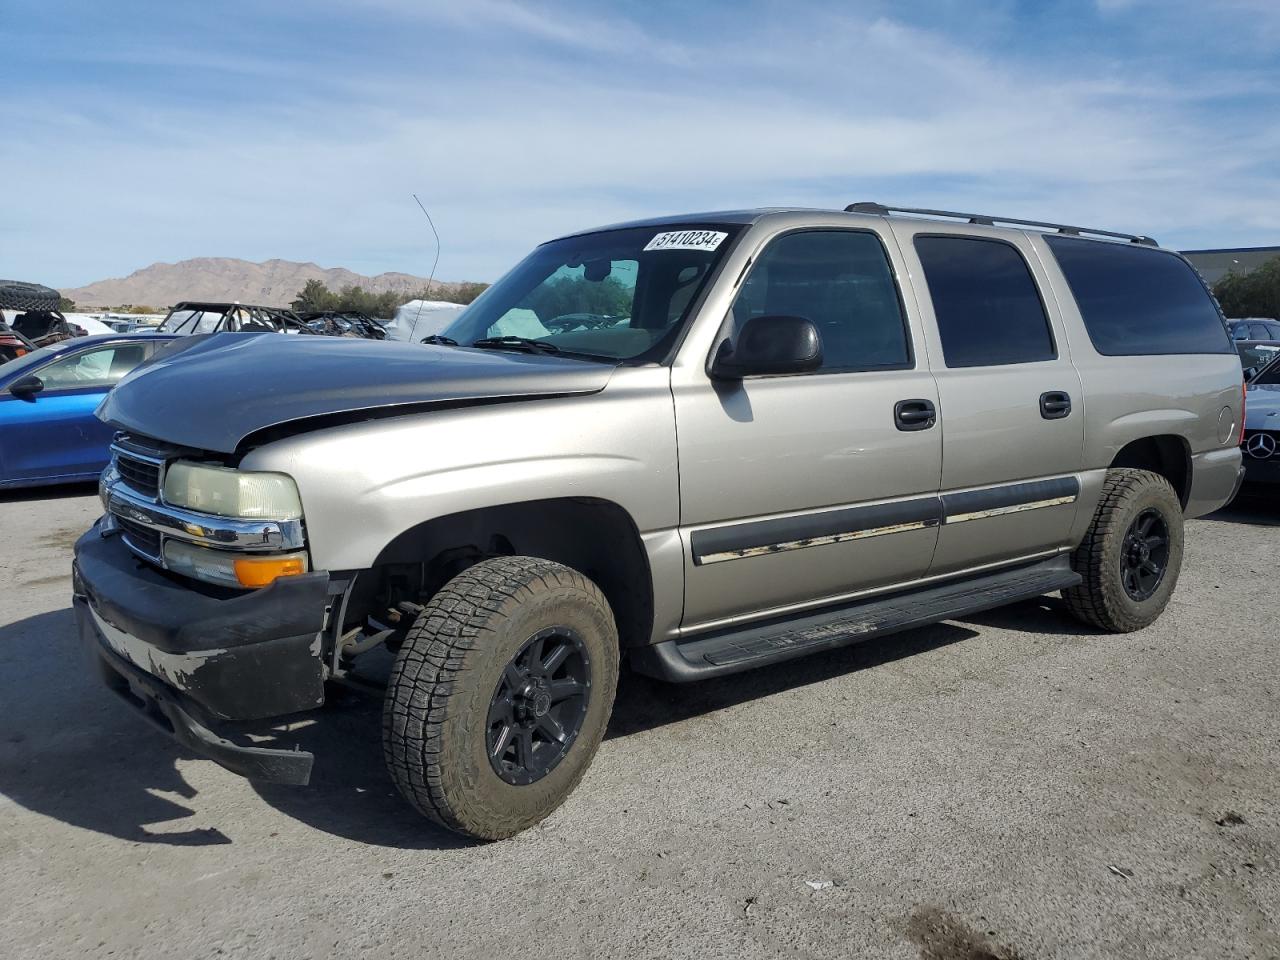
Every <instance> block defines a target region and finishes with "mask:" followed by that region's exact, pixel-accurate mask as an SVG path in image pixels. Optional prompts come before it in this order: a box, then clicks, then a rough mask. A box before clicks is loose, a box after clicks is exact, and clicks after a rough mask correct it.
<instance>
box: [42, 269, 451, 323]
mask: <svg viewBox="0 0 1280 960" xmlns="http://www.w3.org/2000/svg"><path fill="white" fill-rule="evenodd" d="M308 280H319V281H320V282H321V283H323V284H324V285H325V286H326V287H328V288H329V289H330V290H334V291H337V290H340V289H341V288H343V287H345V286H348V285H352V286H360V287H363V288H364V289H365V290H369V291H371V292H374V293H384V292H396V293H404V294H406V299H407V295H409V294H416V293H418V292H420V291H421V290H422V289H423V288H424V287H426V285H427V278H426V277H415V276H413V275H412V274H408V273H380V274H378V275H377V276H376V277H366V276H362V275H361V274H358V273H353V272H352V271H350V270H347V269H345V268H343V267H331V268H329V269H325V268H324V267H319V266H317V265H316V264H314V263H295V262H294V261H292V260H268V261H266V262H265V263H251V262H249V261H248V260H235V259H232V258H230V257H196V258H195V259H193V260H181V261H179V262H178V263H153V264H152V265H151V266H149V267H143V268H142V269H141V270H135V271H134V272H133V273H131V274H129V276H127V277H124V278H123V279H117V280H99V281H97V282H96V283H90V284H88V285H86V286H83V287H75V288H73V289H69V290H68V289H64V290H63V291H62V295H63V296H64V297H70V298H71V299H72V300H74V301H75V302H76V308H77V309H79V310H84V309H93V308H102V307H117V306H120V305H122V304H126V303H127V304H133V305H135V306H136V305H142V304H146V305H148V306H152V307H156V308H157V309H163V308H165V307H169V306H172V305H173V304H175V303H177V302H178V301H180V300H224V301H225V300H238V301H240V302H241V303H259V304H264V305H266V306H271V307H287V306H288V305H289V303H290V302H291V301H292V300H293V299H294V298H295V297H296V296H297V295H298V291H300V290H301V289H302V288H303V286H305V285H306V282H307V281H308ZM459 286H461V284H458V283H445V282H441V281H439V280H436V281H433V282H432V284H431V292H432V296H433V297H434V298H436V299H442V297H441V294H446V293H449V292H452V291H453V290H456V289H457V288H458V287H459Z"/></svg>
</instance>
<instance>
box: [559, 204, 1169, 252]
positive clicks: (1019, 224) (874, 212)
mask: <svg viewBox="0 0 1280 960" xmlns="http://www.w3.org/2000/svg"><path fill="white" fill-rule="evenodd" d="M797 213H807V214H822V215H824V216H832V215H835V216H841V215H844V216H849V217H850V218H859V219H861V218H865V217H869V216H871V217H876V218H884V219H890V220H906V221H909V222H911V223H919V222H920V221H921V220H935V221H938V222H940V223H956V222H960V223H967V224H968V225H971V226H973V227H974V228H975V229H978V230H981V229H983V228H990V227H1005V228H1012V229H1020V230H1035V231H1037V232H1045V231H1056V232H1058V233H1061V234H1063V235H1066V236H1077V237H1079V236H1082V235H1083V236H1085V237H1086V238H1088V239H1095V238H1097V237H1106V238H1108V239H1111V240H1127V241H1130V242H1133V243H1140V244H1142V245H1144V246H1151V247H1156V246H1159V244H1158V243H1157V242H1156V241H1155V240H1153V239H1151V238H1150V237H1146V236H1137V235H1134V234H1128V233H1118V232H1115V231H1111V230H1104V229H1100V228H1096V227H1080V226H1069V225H1065V224H1059V223H1051V222H1047V221H1038V220H1024V219H1015V218H1011V217H1001V216H995V215H992V214H981V213H978V214H975V213H954V212H950V211H946V210H932V209H923V208H914V207H888V206H885V205H883V204H879V203H851V204H849V206H847V207H845V208H844V209H843V210H831V209H825V208H816V207H759V208H757V209H754V210H713V211H707V212H704V213H682V214H676V215H674V216H668V217H650V218H648V219H645V220H628V221H625V222H622V223H614V224H609V225H608V226H604V227H595V228H593V229H591V230H578V231H575V232H573V233H569V234H565V235H564V236H563V237H559V238H558V239H561V240H563V239H566V238H567V237H579V236H583V235H585V234H588V233H598V232H602V231H605V230H627V229H632V228H644V227H649V228H656V227H671V226H690V227H692V226H706V225H709V224H742V225H747V224H753V223H757V222H759V221H760V220H763V219H765V218H766V217H772V216H781V215H786V214H797Z"/></svg>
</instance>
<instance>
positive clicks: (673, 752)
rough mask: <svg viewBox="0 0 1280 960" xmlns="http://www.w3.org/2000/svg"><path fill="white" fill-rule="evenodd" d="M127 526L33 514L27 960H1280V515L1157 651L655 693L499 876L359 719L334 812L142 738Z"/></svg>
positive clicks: (886, 663) (8, 680)
mask: <svg viewBox="0 0 1280 960" xmlns="http://www.w3.org/2000/svg"><path fill="white" fill-rule="evenodd" d="M1275 502H1276V501H1274V500H1273V501H1272V503H1273V504H1274V503H1275ZM97 512H98V511H97V503H96V500H95V499H94V498H93V496H92V495H91V491H86V490H84V489H83V488H81V489H78V490H74V491H65V490H60V491H56V492H53V493H50V492H42V493H38V494H35V495H26V496H23V497H20V498H15V497H13V496H12V495H11V496H10V497H9V498H8V499H7V500H4V501H2V502H0V531H3V542H4V548H3V550H0V597H2V598H3V600H0V956H4V957H6V958H14V960H25V958H32V957H57V958H67V957H106V956H111V957H135V956H136V957H156V958H166V960H169V958H175V957H182V958H188V957H191V958H195V957H246V958H247V957H252V958H265V957H278V958H293V957H329V956H361V957H370V958H381V957H414V958H420V957H434V956H441V957H476V958H494V957H519V958H521V960H534V958H539V957H557V958H564V957H644V958H657V957H698V958H714V957H731V958H734V960H743V958H750V957H773V956H789V957H875V958H886V960H888V958H917V957H922V958H926V960H978V958H988V960H989V958H992V957H997V958H1013V957H1018V958H1022V960H1033V958H1049V957H1124V958H1135V957H1178V958H1185V957H1212V958H1229V957H1256V958H1264V957H1276V956H1280V933H1278V932H1277V931H1280V803H1278V801H1280V679H1278V678H1280V618H1278V617H1277V610H1278V609H1280V594H1278V592H1277V583H1278V580H1280V529H1278V528H1277V526H1278V525H1280V507H1276V506H1274V505H1267V504H1265V503H1261V502H1256V501H1255V502H1251V503H1249V504H1247V505H1243V506H1236V507H1232V508H1230V509H1228V510H1227V511H1224V512H1223V513H1220V514H1218V515H1217V516H1215V517H1212V518H1209V519H1205V520H1200V521H1196V522H1194V523H1192V524H1191V525H1190V527H1189V533H1188V538H1187V540H1188V542H1187V562H1186V566H1185V567H1184V570H1183V575H1182V581H1181V583H1180V585H1179V587H1178V590H1177V593H1176V594H1175V596H1174V601H1173V604H1172V606H1171V608H1170V609H1169V611H1168V612H1167V613H1166V615H1165V616H1164V617H1163V619H1161V620H1160V621H1159V622H1158V623H1157V624H1156V625H1155V626H1153V627H1151V628H1149V629H1147V630H1145V631H1142V632H1141V633H1136V634H1133V635H1130V636H1101V635H1098V634H1096V633H1093V632H1091V631H1089V630H1086V629H1083V628H1082V627H1080V626H1078V625H1076V624H1075V623H1073V622H1072V621H1070V620H1068V619H1067V618H1066V617H1065V615H1064V614H1063V613H1062V612H1061V611H1060V610H1059V608H1058V604H1057V601H1056V600H1052V599H1050V600H1046V601H1044V602H1038V603H1024V604H1020V605H1018V606H1016V607H1012V608H1008V609H1005V610H1001V611H996V612H994V613H991V614H986V615H983V616H981V617H977V618H973V619H970V620H965V621H959V622H950V623H946V624H940V625H938V626H935V627H931V628H928V629H923V630H916V631H913V632H911V633H908V634H903V635H900V636H897V637H890V638H887V639H884V640H882V641H877V642H872V643H869V644H867V645H865V646H863V647H860V648H854V649H848V650H844V651H840V652H836V653H834V654H830V655H826V656H821V657H818V658H813V659H809V660H803V661H799V662H796V663H794V664H791V665H788V666H786V667H782V668H775V669H770V670H767V671H764V672H761V673H757V674H749V675H745V676H740V677H732V678H728V679H725V680H722V681H714V682H707V683H703V684H700V685H696V686H692V687H685V688H681V687H671V686H666V685H663V684H657V683H652V682H649V681H645V680H642V679H640V678H637V677H628V678H626V679H625V680H624V685H623V689H622V690H621V692H620V694H619V705H618V709H617V712H616V715H615V719H614V721H613V724H612V726H611V730H610V735H609V737H608V739H606V741H605V743H604V745H603V747H602V748H601V750H600V753H599V755H598V757H597V758H596V761H595V764H594V766H593V767H592V769H591V770H590V772H589V773H588V775H587V777H586V779H585V780H584V782H583V784H582V786H581V788H580V789H579V790H578V792H577V793H576V794H575V795H574V796H573V797H572V798H570V800H569V802H568V803H566V804H565V806H564V807H562V808H561V810H560V811H559V812H558V813H556V814H555V815H554V816H553V817H552V818H551V819H550V820H549V821H547V822H546V823H545V824H544V825H543V826H542V827H540V828H538V829H535V830H532V831H530V832H528V833H526V834H524V835H522V836H520V837H518V838H516V839H515V840H511V841H507V842H504V843H497V844H490V845H470V844H466V843H463V842H461V841H459V840H458V839H457V838H456V837H453V836H451V835H449V834H445V833H442V832H438V831H437V830H435V829H434V828H432V827H431V826H429V825H428V824H426V823H425V822H424V821H422V820H420V819H419V818H418V817H417V816H416V815H415V814H414V813H413V812H412V811H411V810H410V808H409V807H408V805H407V804H405V803H404V802H403V801H401V800H400V799H399V797H398V796H397V795H396V794H395V792H394V789H393V787H392V785H391V782H390V780H389V779H388V777H387V775H386V774H385V773H384V772H383V769H382V766H381V757H380V748H379V739H378V738H379V731H378V723H377V721H378V707H377V705H376V704H374V703H370V702H368V701H365V700H362V699H361V698H359V697H358V696H356V695H347V696H345V697H343V698H342V699H341V700H340V702H339V703H337V704H336V705H335V706H334V708H333V709H331V710H328V711H326V712H324V713H322V714H320V715H319V719H318V721H317V722H316V723H314V724H312V725H311V726H308V727H306V728H304V729H301V730H299V731H297V732H296V737H297V739H298V740H299V741H300V742H301V743H302V744H303V745H304V747H306V748H307V749H312V750H314V751H315V752H316V753H317V770H316V775H315V777H314V782H313V786H311V787H309V788H302V789H297V788H284V787H270V786H255V785H253V784H251V783H248V782H247V781H244V780H241V779H239V778H238V777H235V776H233V775H232V774H230V773H227V772H225V771H223V770H222V769H220V768H219V767H217V766H215V765H213V764H212V763H209V762H207V761H202V760H197V759H194V758H193V757H191V756H190V755H188V754H186V753H185V752H184V751H183V750H181V749H179V748H178V747H176V746H175V745H174V744H173V743H172V742H171V741H169V740H167V739H166V738H165V737H163V736H162V735H160V734H159V733H156V732H153V731H152V730H150V729H149V728H147V727H146V726H145V725H143V724H142V723H140V722H139V720H138V719H137V718H135V717H134V716H132V715H130V713H129V712H128V710H127V708H126V707H125V706H124V705H123V704H122V703H120V702H118V701H117V700H115V699H114V697H113V695H112V694H110V693H108V692H107V691H106V690H105V688H103V687H102V686H101V685H100V683H99V681H98V680H97V679H96V677H95V676H93V675H92V674H90V673H89V672H88V671H87V669H86V660H85V659H84V658H83V656H82V653H81V651H80V649H79V646H78V642H77V640H76V636H75V631H74V628H73V621H72V616H71V613H70V610H69V594H70V579H69V569H70V556H71V545H72V543H73V542H74V540H75V538H76V536H77V535H78V534H79V533H80V532H81V531H82V530H84V529H85V528H86V527H87V526H88V525H89V523H90V522H91V520H92V518H93V517H94V516H95V515H96V514H97Z"/></svg>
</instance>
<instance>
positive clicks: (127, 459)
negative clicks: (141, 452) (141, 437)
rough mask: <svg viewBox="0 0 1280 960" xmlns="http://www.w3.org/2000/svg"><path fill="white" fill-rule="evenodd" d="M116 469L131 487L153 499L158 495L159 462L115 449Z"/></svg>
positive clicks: (157, 497)
mask: <svg viewBox="0 0 1280 960" xmlns="http://www.w3.org/2000/svg"><path fill="white" fill-rule="evenodd" d="M116 470H117V471H118V472H119V474H120V477H121V479H122V480H124V482H125V483H127V484H128V485H129V486H130V487H131V488H132V489H134V490H136V491H137V492H138V493H140V494H142V495H143V496H144V497H150V498H151V499H153V500H156V499H159V497H160V464H158V463H152V462H150V461H148V460H139V459H138V458H136V457H131V456H129V454H127V453H124V452H122V451H119V450H118V451H116Z"/></svg>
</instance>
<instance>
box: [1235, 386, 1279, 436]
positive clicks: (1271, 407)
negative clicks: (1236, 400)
mask: <svg viewBox="0 0 1280 960" xmlns="http://www.w3.org/2000/svg"><path fill="white" fill-rule="evenodd" d="M1244 426H1245V429H1246V430H1280V383H1251V384H1249V387H1248V389H1247V391H1246V393H1245V412H1244Z"/></svg>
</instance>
